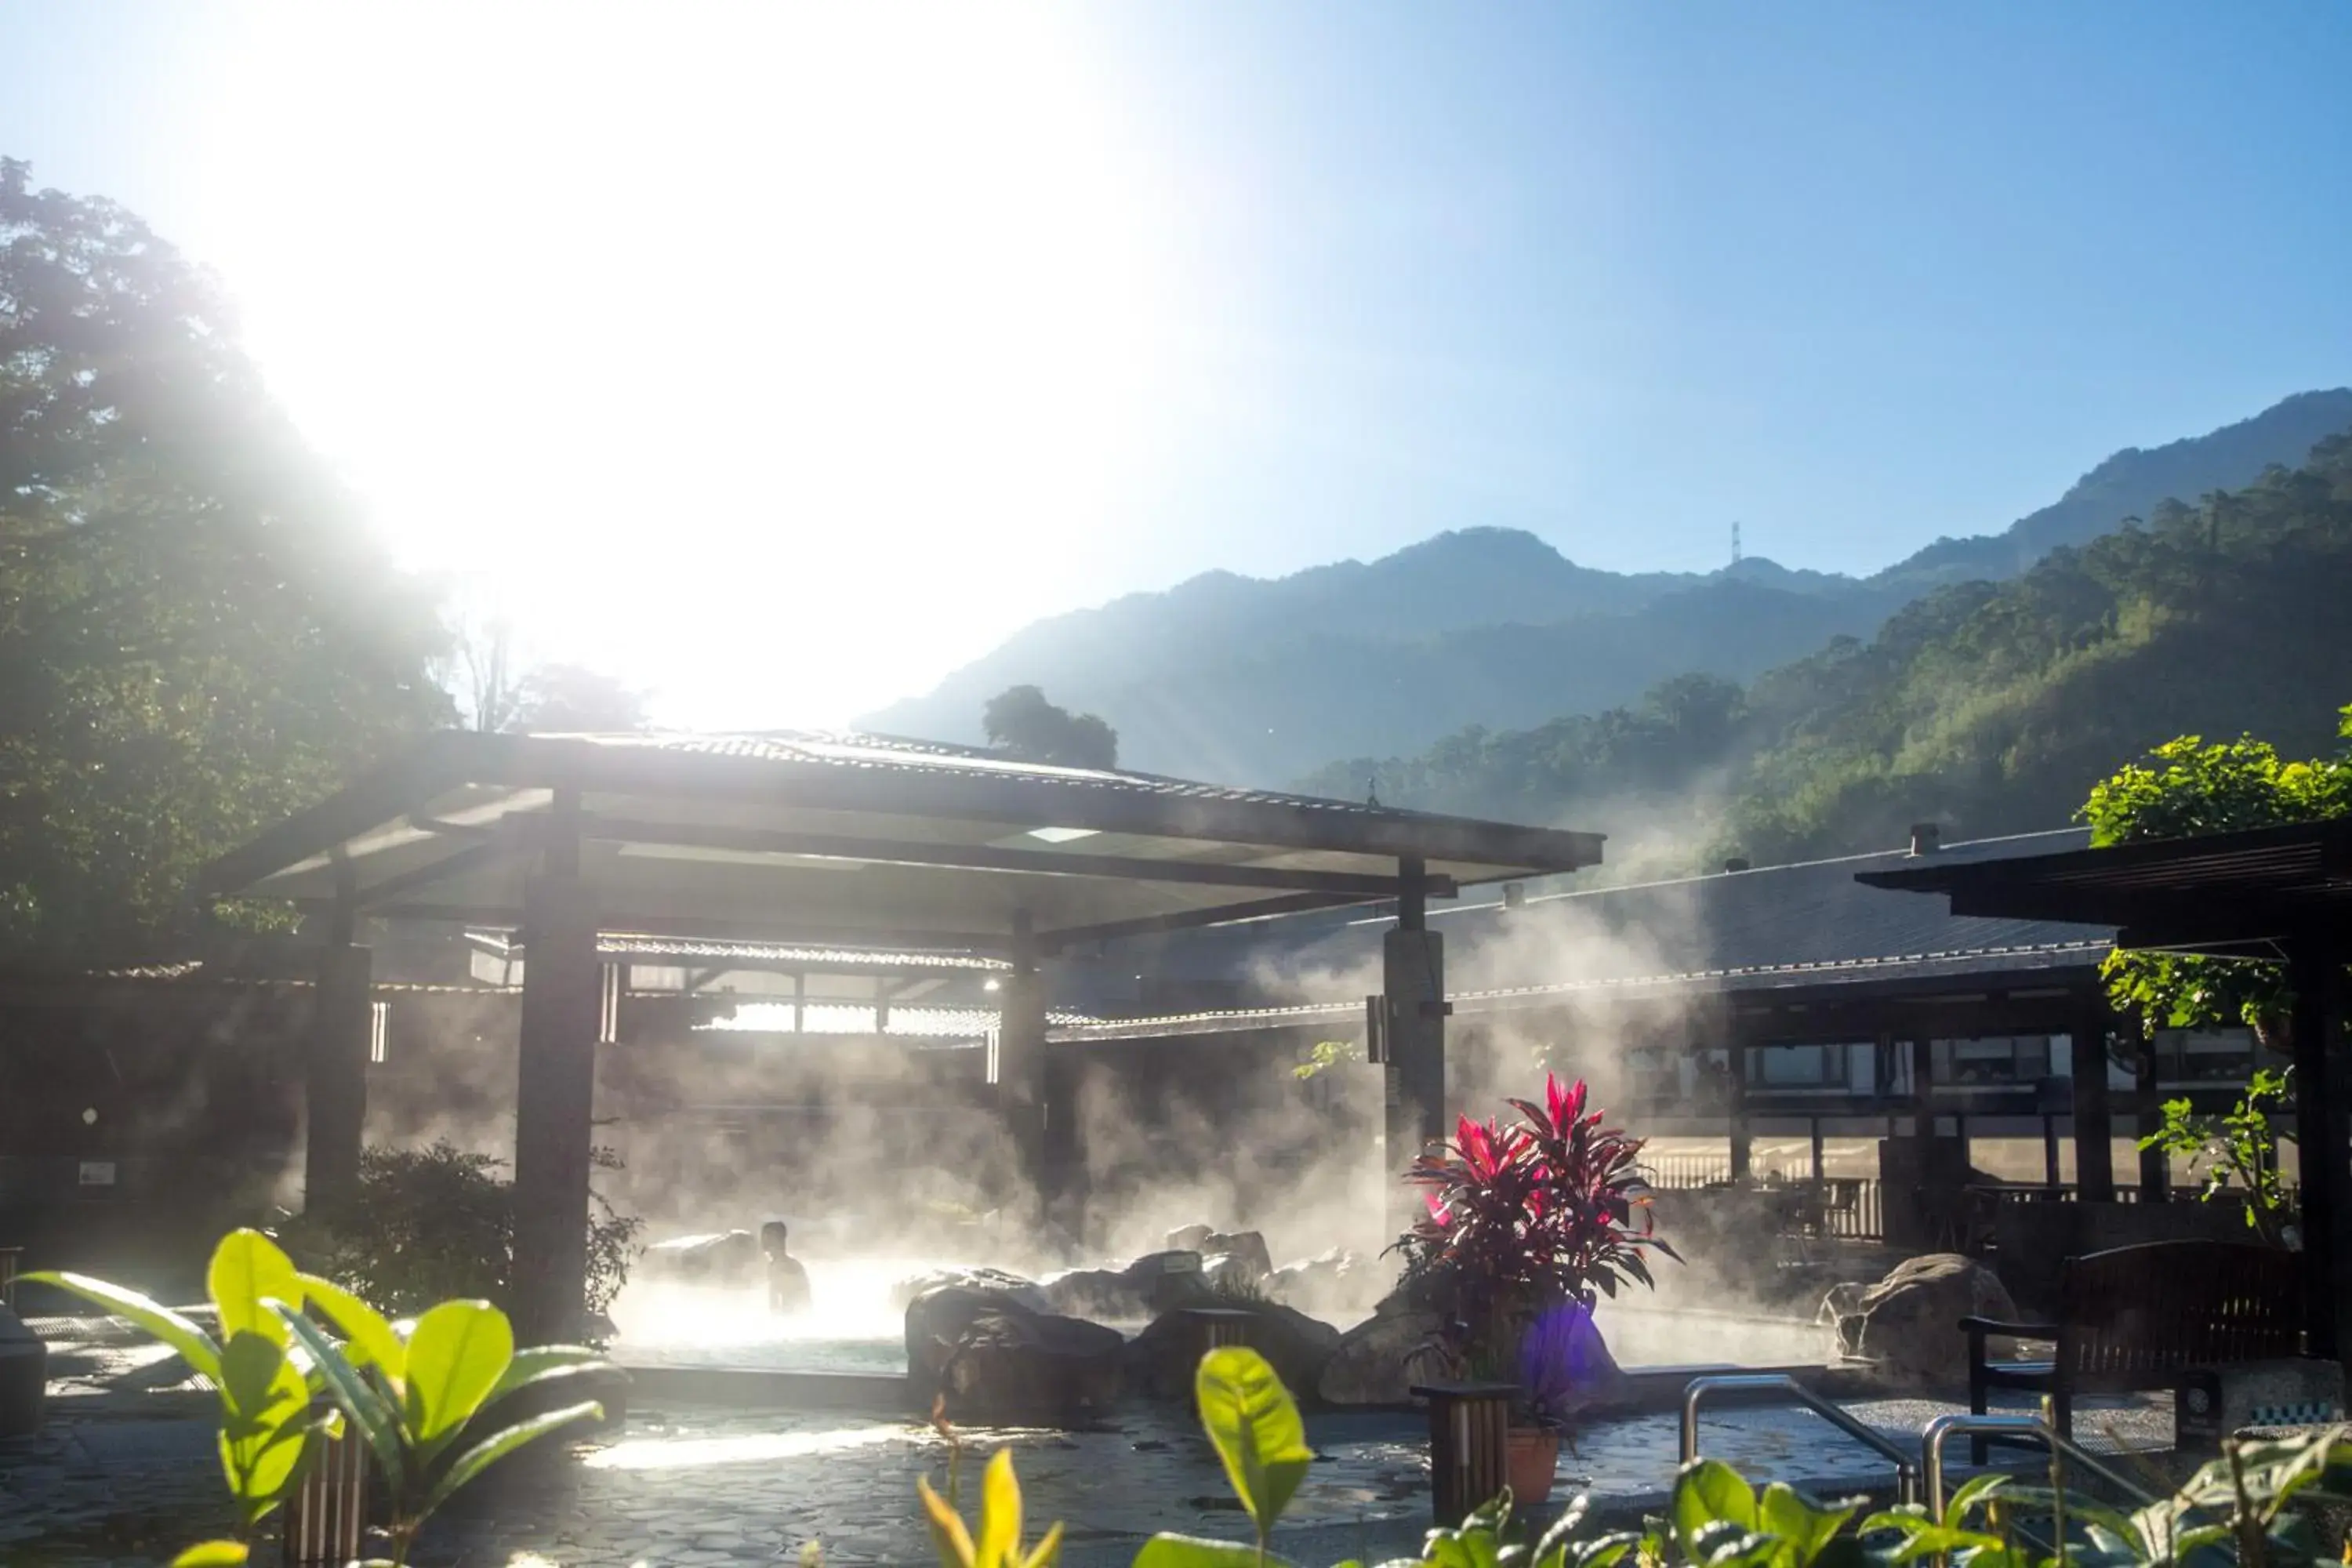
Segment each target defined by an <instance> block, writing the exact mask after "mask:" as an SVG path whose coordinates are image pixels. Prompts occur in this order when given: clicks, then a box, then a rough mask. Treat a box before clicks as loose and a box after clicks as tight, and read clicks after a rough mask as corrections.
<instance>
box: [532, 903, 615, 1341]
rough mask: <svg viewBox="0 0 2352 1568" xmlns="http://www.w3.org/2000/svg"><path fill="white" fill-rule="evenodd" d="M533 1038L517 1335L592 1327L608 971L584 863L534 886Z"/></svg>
mask: <svg viewBox="0 0 2352 1568" xmlns="http://www.w3.org/2000/svg"><path fill="white" fill-rule="evenodd" d="M522 934H523V943H524V949H523V972H522V1031H521V1032H522V1041H521V1049H520V1052H519V1053H518V1056H517V1064H516V1073H515V1179H514V1206H515V1215H514V1279H513V1283H512V1285H511V1287H510V1291H511V1295H512V1298H513V1300H512V1303H511V1305H512V1309H513V1315H514V1322H515V1338H516V1340H517V1342H520V1343H522V1344H570V1343H575V1342H578V1340H579V1339H580V1337H581V1331H582V1326H583V1325H582V1319H583V1316H584V1315H585V1311H586V1287H587V1278H588V1164H589V1162H588V1155H589V1144H590V1140H591V1138H592V1136H593V1126H592V1124H591V1118H592V1116H593V1112H594V1108H595V1094H596V1037H597V1036H598V1034H599V1033H600V1032H601V1028H600V1026H601V1024H602V1022H603V1013H604V975H603V973H601V971H602V967H603V966H602V964H601V963H599V962H598V959H597V956H596V910H595V906H594V901H593V894H592V892H591V890H590V889H589V888H588V887H587V885H586V884H585V882H584V881H583V879H582V878H581V877H580V875H579V873H578V871H577V869H576V868H572V869H562V870H551V871H543V872H541V873H540V874H538V875H536V876H534V877H532V878H531V879H530V882H529V883H528V884H527V886H526V887H525V889H524V892H523V932H522Z"/></svg>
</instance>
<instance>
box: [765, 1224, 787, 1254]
mask: <svg viewBox="0 0 2352 1568" xmlns="http://www.w3.org/2000/svg"><path fill="white" fill-rule="evenodd" d="M760 1250H761V1251H762V1252H766V1253H770V1254H781V1253H782V1251H783V1250H784V1222H783V1221H782V1220H780V1219H772V1220H770V1221H769V1222H768V1223H767V1224H765V1225H763V1226H761V1227H760Z"/></svg>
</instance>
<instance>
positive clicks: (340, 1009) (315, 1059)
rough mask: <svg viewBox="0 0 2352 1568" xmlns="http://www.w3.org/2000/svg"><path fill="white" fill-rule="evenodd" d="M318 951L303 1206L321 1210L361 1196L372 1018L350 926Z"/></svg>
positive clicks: (366, 967)
mask: <svg viewBox="0 0 2352 1568" xmlns="http://www.w3.org/2000/svg"><path fill="white" fill-rule="evenodd" d="M339 924H340V925H341V927H342V929H340V930H338V931H336V932H335V933H334V934H335V937H336V938H337V939H338V940H334V941H331V942H329V943H328V945H327V946H325V947H323V948H321V949H320V951H319V964H318V986H317V989H316V990H315V991H314V992H313V993H312V994H311V1005H310V1058H309V1060H308V1062H307V1063H306V1064H305V1065H304V1068H303V1095H304V1099H305V1100H306V1101H307V1102H308V1105H307V1116H306V1130H305V1131H304V1134H303V1147H302V1204H303V1206H304V1207H305V1208H306V1209H312V1210H316V1209H319V1208H321V1207H323V1206H326V1205H332V1204H334V1203H337V1202H339V1201H341V1199H343V1198H346V1197H349V1196H350V1195H351V1194H352V1193H354V1192H356V1191H357V1190H358V1188H359V1180H360V1138H361V1133H362V1130H363V1129H364V1128H365V1126H366V1123H367V1069H368V1042H369V1040H370V1039H371V1038H372V1037H373V1022H374V1019H373V1013H372V1010H371V1007H370V1004H369V1000H368V986H369V983H370V980H371V978H372V975H371V967H372V966H371V960H370V954H369V952H368V950H367V949H366V948H364V947H355V946H353V945H352V942H351V941H350V931H349V927H348V924H347V923H344V922H339Z"/></svg>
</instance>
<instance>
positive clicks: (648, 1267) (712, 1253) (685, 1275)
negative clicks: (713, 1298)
mask: <svg viewBox="0 0 2352 1568" xmlns="http://www.w3.org/2000/svg"><path fill="white" fill-rule="evenodd" d="M637 1266H638V1268H639V1269H640V1270H641V1271H642V1273H643V1275H644V1277H645V1278H646V1279H677V1280H685V1281H688V1282H691V1283H695V1284H703V1285H748V1284H750V1283H751V1282H752V1281H753V1280H755V1279H762V1278H764V1277H765V1275H766V1272H767V1260H766V1258H763V1257H762V1256H761V1252H760V1238H759V1237H756V1236H753V1235H752V1234H751V1232H750V1231H748V1230H729V1231H720V1232H718V1233H716V1234H711V1235H703V1236H681V1237H673V1238H672V1239H670V1240H668V1241H656V1242H655V1243H654V1244H653V1245H652V1246H651V1247H646V1251H645V1256H644V1257H643V1258H639V1259H638V1260H637Z"/></svg>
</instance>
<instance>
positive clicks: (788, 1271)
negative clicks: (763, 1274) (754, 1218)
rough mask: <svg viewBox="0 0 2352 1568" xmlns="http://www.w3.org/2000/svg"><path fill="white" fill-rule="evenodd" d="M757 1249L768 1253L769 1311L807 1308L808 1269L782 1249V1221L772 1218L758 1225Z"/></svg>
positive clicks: (797, 1310) (798, 1310)
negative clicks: (758, 1238)
mask: <svg viewBox="0 0 2352 1568" xmlns="http://www.w3.org/2000/svg"><path fill="white" fill-rule="evenodd" d="M760 1250H761V1251H762V1252H764V1253H766V1254H767V1255H768V1310H771V1311H774V1312H805V1311H807V1310H808V1307H809V1282H808V1270H807V1269H805V1268H802V1267H801V1260H800V1259H799V1258H794V1257H793V1255H792V1254H791V1253H789V1252H787V1251H786V1250H784V1222H783V1221H782V1220H779V1219H772V1220H770V1221H769V1222H768V1223H767V1224H765V1225H763V1226H761V1227H760Z"/></svg>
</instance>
